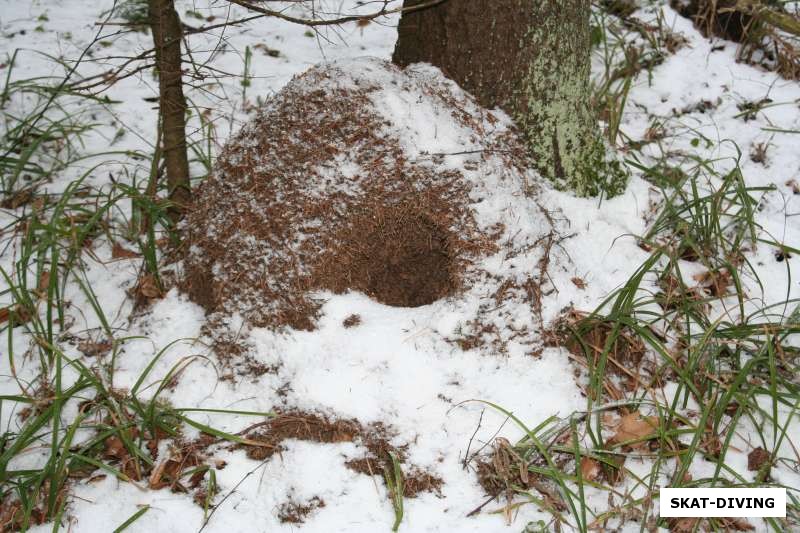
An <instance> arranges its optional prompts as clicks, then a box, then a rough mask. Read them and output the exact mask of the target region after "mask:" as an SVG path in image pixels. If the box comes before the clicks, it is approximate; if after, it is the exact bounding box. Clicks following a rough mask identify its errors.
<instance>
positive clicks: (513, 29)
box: [394, 0, 627, 196]
mask: <svg viewBox="0 0 800 533" xmlns="http://www.w3.org/2000/svg"><path fill="white" fill-rule="evenodd" d="M419 3H420V0H406V1H405V5H406V7H411V6H413V5H416V4H419ZM589 9H590V6H589V0H537V1H536V2H531V1H530V0H450V1H449V2H446V3H444V4H441V5H439V6H437V7H434V8H432V9H427V10H423V11H419V12H412V13H407V14H404V15H403V17H402V19H401V21H400V27H399V39H398V42H397V47H396V48H395V54H394V61H395V62H396V63H397V64H399V65H407V64H410V63H414V62H419V61H424V62H429V63H432V64H434V65H436V66H438V67H439V68H441V69H442V70H443V71H444V73H445V74H446V75H448V76H449V77H450V78H452V79H453V80H455V81H456V82H458V83H459V84H460V85H461V86H462V87H464V88H465V89H466V90H468V91H470V92H471V93H473V94H474V95H475V96H476V97H477V98H478V100H479V101H480V102H481V104H482V105H484V106H486V107H490V108H492V107H501V108H502V109H504V110H505V111H506V112H508V113H509V114H510V115H511V116H512V117H513V118H514V119H515V120H516V122H517V124H518V125H519V127H520V129H521V130H522V132H523V133H524V135H525V137H526V139H527V142H528V146H529V148H530V151H531V154H532V155H533V157H534V159H535V161H536V165H537V167H538V168H539V170H540V172H542V174H544V175H545V176H547V177H548V178H550V179H551V180H552V181H553V182H554V183H555V185H556V186H557V187H559V188H564V189H571V190H573V191H575V193H576V194H578V195H581V196H594V195H598V194H605V195H607V196H613V195H615V194H619V193H620V192H622V190H624V188H625V183H626V181H627V174H626V172H625V170H624V168H623V166H622V165H621V164H620V163H619V162H618V161H616V160H614V159H613V157H609V155H608V150H607V147H606V145H605V143H604V142H603V139H602V137H601V135H600V130H599V127H598V124H597V120H596V119H595V116H594V113H593V109H592V105H591V92H590V82H589V75H590V56H589V54H590V46H591V44H590V27H589Z"/></svg>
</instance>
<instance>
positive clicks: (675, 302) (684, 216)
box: [479, 161, 800, 532]
mask: <svg viewBox="0 0 800 533" xmlns="http://www.w3.org/2000/svg"><path fill="white" fill-rule="evenodd" d="M659 165H660V166H661V167H663V163H659ZM657 168H658V167H653V168H652V169H649V170H651V172H653V173H657V172H658V170H657ZM683 176H684V177H683V178H681V179H680V180H678V181H677V182H674V181H673V180H671V179H668V178H667V177H666V176H661V180H662V182H663V183H669V182H670V181H672V182H673V183H675V187H674V188H673V187H664V188H663V189H662V204H661V210H660V213H659V214H658V215H657V216H656V217H655V219H654V221H653V223H652V224H651V226H650V229H649V231H648V232H647V233H646V234H645V235H643V236H642V237H641V240H640V242H641V246H642V247H644V248H645V249H647V250H650V256H649V258H648V259H647V260H646V261H645V262H644V263H643V264H642V265H641V266H640V267H639V268H638V269H637V270H636V272H635V273H634V274H633V275H632V276H631V278H630V279H629V280H628V282H627V283H626V284H625V285H624V286H622V287H621V288H620V289H619V290H617V291H616V292H614V293H613V294H611V295H610V296H609V297H608V298H607V299H606V300H605V301H604V302H603V303H602V304H601V305H600V306H599V307H598V308H597V309H595V310H594V311H593V312H591V313H575V312H573V314H572V315H570V316H568V317H565V320H564V322H562V336H561V339H562V340H561V342H562V343H563V344H564V345H565V346H566V347H567V348H569V349H570V350H571V351H572V353H573V354H574V358H575V359H576V360H578V361H583V363H582V364H583V367H585V368H586V369H587V371H586V374H585V376H586V377H585V392H586V396H587V409H586V411H585V412H583V413H576V414H575V415H573V416H571V417H569V418H566V419H563V420H559V419H556V418H552V419H549V420H546V421H545V422H543V423H542V424H540V425H539V426H537V427H535V428H528V427H527V426H526V425H525V424H524V423H523V422H522V421H521V420H518V419H517V418H515V417H514V416H513V415H512V414H511V413H508V412H506V411H504V410H503V409H502V408H500V407H499V406H495V407H496V408H497V409H499V410H500V411H501V412H503V413H504V414H506V415H507V416H509V417H510V418H511V420H513V421H514V422H516V423H517V424H518V425H519V427H520V428H522V429H523V431H524V432H525V436H524V437H523V438H522V439H521V440H520V441H519V442H517V443H514V444H512V443H508V442H507V441H506V442H503V441H498V443H496V445H495V450H494V451H493V452H492V454H491V456H490V458H489V460H484V461H485V462H484V463H483V464H484V466H483V467H479V475H480V476H481V479H483V480H484V481H486V480H487V479H488V480H489V481H490V482H489V483H488V484H486V483H484V487H494V488H495V490H494V491H492V490H488V489H487V490H488V491H489V492H490V494H493V495H496V496H499V495H501V494H506V496H507V497H508V498H507V504H506V506H505V507H504V508H503V511H504V512H506V513H510V511H511V510H513V509H515V508H516V507H517V506H519V505H524V504H527V503H533V504H535V505H536V506H537V507H539V508H540V509H541V510H544V511H547V512H549V513H550V515H551V516H552V522H551V524H549V525H548V527H550V528H551V529H552V528H557V527H562V526H569V527H572V528H574V529H575V530H577V531H589V530H592V529H597V528H601V529H602V528H608V527H619V526H621V525H622V524H624V523H626V522H629V521H631V520H635V521H637V522H639V523H640V524H642V528H655V527H674V526H675V524H672V523H668V522H667V521H666V519H663V518H659V517H657V516H656V515H655V512H654V505H655V504H654V501H655V500H656V499H657V498H658V493H659V487H661V486H671V487H747V486H763V485H774V484H775V483H776V482H775V480H774V479H773V478H772V477H771V476H770V472H771V471H772V469H773V468H775V466H776V465H781V466H782V467H788V468H795V467H797V466H798V462H797V458H796V457H794V456H792V455H787V454H785V453H784V452H782V448H784V449H785V446H784V445H785V444H787V443H788V442H789V435H790V433H791V431H790V428H792V427H794V426H795V425H796V424H797V423H798V422H797V420H796V417H797V415H798V410H800V399H798V398H800V384H799V383H798V382H797V379H796V377H795V376H796V375H797V373H798V371H800V349H798V348H797V347H796V346H795V345H794V343H792V342H791V341H790V336H792V335H794V334H796V333H797V332H800V322H798V318H800V301H798V300H791V299H788V298H787V300H786V301H784V302H780V303H779V304H771V305H763V304H762V305H759V304H758V301H757V300H756V299H754V298H753V296H754V295H750V294H748V290H753V289H752V287H753V286H754V287H755V289H756V290H758V289H760V288H762V285H761V283H762V280H760V279H759V278H758V275H757V271H756V270H755V269H754V268H753V266H752V265H750V263H749V262H748V258H747V252H748V251H752V250H754V249H755V247H756V246H758V245H759V244H760V245H762V246H763V245H770V246H776V245H777V243H775V242H773V241H772V240H771V239H768V238H764V237H763V236H762V235H763V231H762V230H761V228H760V227H759V226H758V224H757V223H756V221H755V218H754V215H755V212H756V210H757V206H758V203H759V200H760V198H759V197H760V195H762V194H764V193H765V192H766V189H764V188H759V187H748V186H746V184H745V181H744V179H743V177H742V174H741V170H740V169H739V167H738V165H734V166H733V169H732V170H730V171H728V172H725V173H722V174H719V173H717V172H715V171H714V165H713V164H712V162H708V161H701V162H698V164H697V166H696V167H695V168H694V169H693V170H692V169H690V171H688V172H685V173H684V174H683ZM690 267H691V268H690ZM698 270H699V271H700V274H697V273H696V272H697V271H698ZM687 271H691V272H693V273H694V275H690V274H688V272H687ZM787 275H788V271H787ZM748 287H750V288H748ZM564 326H566V327H564ZM642 351H644V352H645V353H644V354H642V353H641V352H642ZM633 354H635V355H636V357H637V358H639V357H642V358H645V360H647V361H649V362H650V363H649V364H648V365H647V366H646V371H644V370H643V369H644V368H645V367H644V366H643V365H640V364H639V362H640V360H639V359H637V361H634V362H631V361H627V364H625V363H621V361H620V360H621V359H624V358H625V357H630V356H631V355H633ZM617 367H624V369H625V370H628V371H629V372H630V373H633V375H628V374H626V373H622V376H621V375H620V372H615V371H614V369H615V368H617ZM621 379H622V381H623V385H624V386H620V380H621ZM743 435H749V441H743V440H742V436H743ZM743 443H744V444H743ZM742 446H745V449H742ZM748 446H750V447H752V450H750V449H747V448H746V447H748ZM737 451H738V452H746V453H747V452H749V453H751V454H754V455H753V458H754V459H752V461H751V462H753V463H754V464H755V466H754V468H755V469H756V470H757V472H756V473H755V476H754V477H755V479H754V480H751V479H749V478H748V477H747V476H746V475H745V474H744V473H742V472H739V471H737V470H735V469H734V468H732V467H731V466H729V464H728V463H729V460H728V459H729V457H731V454H734V453H736V452H737ZM756 452H757V453H756ZM633 463H635V464H637V466H636V468H630V467H628V466H627V465H628V464H633ZM698 463H706V464H711V465H713V467H714V468H713V473H712V474H711V475H707V476H703V477H697V476H696V474H695V472H696V471H695V470H694V469H693V468H692V467H693V465H697V464H698ZM642 464H644V465H647V467H648V469H649V472H647V473H646V474H645V475H642V474H641V472H642V471H643V468H642ZM486 465H488V467H487V466H486ZM499 465H506V466H505V467H500V466H499ZM481 472H482V473H481ZM637 472H638V474H637ZM788 488H789V489H790V497H789V504H788V515H787V518H786V519H777V518H768V519H764V521H763V527H764V528H766V529H768V530H770V531H776V532H777V531H787V530H791V529H793V528H796V527H798V524H800V522H798V517H800V506H798V499H797V495H796V494H793V493H792V490H796V489H793V488H791V487H788ZM588 491H592V492H597V491H600V492H603V493H606V494H607V498H608V501H609V506H608V508H607V509H606V510H604V511H602V512H599V513H598V512H595V511H593V510H592V509H591V508H590V507H589V505H588V503H587V500H586V494H587V492H588ZM634 494H638V495H637V496H634ZM750 525H751V524H748V523H746V522H739V523H737V524H733V523H731V522H730V521H729V520H728V519H707V520H705V521H703V522H702V523H701V522H700V521H696V522H693V523H692V524H691V528H701V529H702V528H708V529H711V530H724V529H726V528H728V529H729V528H731V527H734V526H736V527H750Z"/></svg>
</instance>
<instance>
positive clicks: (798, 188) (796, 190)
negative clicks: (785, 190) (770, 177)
mask: <svg viewBox="0 0 800 533" xmlns="http://www.w3.org/2000/svg"><path fill="white" fill-rule="evenodd" d="M786 186H787V187H790V188H791V189H792V194H800V183H797V180H789V181H787V182H786Z"/></svg>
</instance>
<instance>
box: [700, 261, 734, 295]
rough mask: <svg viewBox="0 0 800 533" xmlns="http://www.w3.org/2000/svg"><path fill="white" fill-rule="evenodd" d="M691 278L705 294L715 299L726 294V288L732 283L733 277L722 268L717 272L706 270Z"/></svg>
mask: <svg viewBox="0 0 800 533" xmlns="http://www.w3.org/2000/svg"><path fill="white" fill-rule="evenodd" d="M692 278H694V280H695V281H696V282H697V283H698V285H700V287H702V288H703V290H704V291H705V292H706V293H708V294H710V295H712V296H716V297H717V298H720V297H722V296H725V295H726V294H727V293H728V287H730V286H731V284H732V283H733V276H731V273H730V272H728V270H727V269H724V268H723V269H721V270H720V271H718V272H714V271H712V270H707V271H705V272H702V273H700V274H695V275H694V276H692Z"/></svg>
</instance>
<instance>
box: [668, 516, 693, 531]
mask: <svg viewBox="0 0 800 533" xmlns="http://www.w3.org/2000/svg"><path fill="white" fill-rule="evenodd" d="M699 521H700V519H699V518H688V517H686V518H670V519H669V520H667V525H668V526H669V530H670V531H672V533H691V532H693V531H695V528H696V527H697V523H698V522H699Z"/></svg>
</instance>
